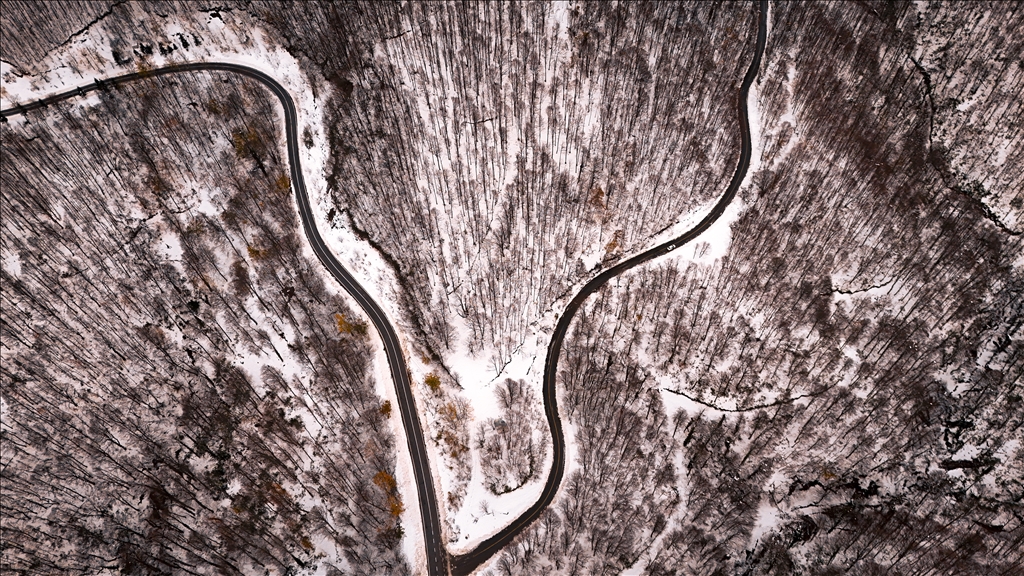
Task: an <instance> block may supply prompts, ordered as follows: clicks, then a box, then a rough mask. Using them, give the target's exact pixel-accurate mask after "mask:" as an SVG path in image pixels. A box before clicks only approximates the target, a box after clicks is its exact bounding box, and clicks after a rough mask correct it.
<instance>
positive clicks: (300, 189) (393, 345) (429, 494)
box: [0, 62, 448, 576]
mask: <svg viewBox="0 0 1024 576" xmlns="http://www.w3.org/2000/svg"><path fill="white" fill-rule="evenodd" d="M184 72H231V73H235V74H240V75H242V76H245V77H248V78H251V79H253V80H256V81H257V82H259V83H261V84H263V85H264V86H266V87H267V88H269V89H270V91H271V92H273V93H274V95H275V96H277V98H278V99H279V100H280V101H281V106H282V107H283V108H284V120H285V136H286V138H287V142H288V163H289V165H290V168H291V179H292V188H293V189H294V190H295V203H296V204H297V205H298V208H299V215H300V216H301V218H302V228H303V229H304V231H305V233H306V238H307V239H308V240H309V243H310V245H311V246H312V248H313V252H315V253H316V255H317V257H318V258H319V259H320V262H322V263H323V265H324V267H326V268H327V270H328V271H329V272H330V273H331V275H332V276H334V278H335V279H336V280H337V281H338V283H339V284H341V285H342V287H344V288H345V290H346V291H347V292H348V293H349V295H351V296H352V297H353V298H355V300H356V302H358V303H359V305H360V306H361V307H362V308H363V310H364V311H365V312H366V314H367V316H369V317H370V320H371V321H372V322H373V325H374V327H376V328H377V332H378V333H380V335H381V339H382V340H383V342H384V351H385V353H386V354H387V358H388V364H389V365H390V367H391V377H392V379H394V381H395V389H396V391H397V394H398V404H399V409H400V411H401V413H402V425H403V427H404V428H405V436H406V439H407V440H408V444H409V454H410V455H411V457H412V465H413V475H414V476H415V481H416V491H417V492H418V495H419V505H420V518H421V519H422V522H423V538H424V548H425V550H426V555H427V571H428V574H430V576H444V575H447V574H448V553H447V551H446V550H445V547H444V544H443V543H444V540H443V535H442V533H441V524H440V519H439V516H438V513H437V500H436V498H435V495H434V481H433V478H432V476H431V473H430V463H429V462H428V461H427V449H426V445H425V444H424V441H423V431H422V428H421V427H420V421H419V416H418V413H417V412H416V399H415V398H414V397H413V394H412V388H411V382H410V379H409V370H408V368H407V367H406V364H405V358H404V357H403V356H402V345H401V343H400V342H399V340H398V334H397V333H396V332H395V329H394V328H393V327H392V326H391V323H390V322H388V320H387V317H386V316H385V315H384V311H383V310H381V308H380V306H378V305H377V303H376V302H374V300H373V299H372V298H371V297H370V295H369V294H367V292H366V290H365V289H363V287H362V286H360V285H359V282H357V281H356V279H355V278H354V277H353V276H352V274H350V273H349V271H348V270H346V269H345V267H344V266H342V265H341V263H340V262H338V259H337V258H335V257H334V255H333V254H332V253H331V251H330V250H329V249H328V248H327V245H326V244H325V243H324V240H323V238H322V237H321V236H320V232H319V231H318V230H317V228H316V225H315V223H314V220H313V210H312V208H311V207H310V205H309V196H308V195H307V193H306V184H305V180H304V179H303V177H302V167H301V165H300V163H299V139H298V117H297V114H296V112H295V102H294V101H293V100H292V97H291V96H290V95H289V94H288V91H287V90H285V89H284V87H283V86H281V85H280V84H279V83H278V82H277V81H276V80H274V79H273V78H271V77H270V76H268V75H266V74H264V73H263V72H260V71H259V70H256V69H255V68H249V67H248V66H241V65H238V64H227V63H217V62H197V63H191V64H178V65H173V66H166V67H164V68H158V69H154V70H147V71H146V72H143V73H138V72H136V73H131V74H124V75H122V76H116V77H114V78H109V79H106V80H96V82H95V83H93V84H89V85H87V86H82V87H79V88H74V89H72V90H68V91H67V92H61V93H60V94H55V95H53V96H49V97H47V98H43V99H41V100H36V101H34V102H32V103H30V104H25V105H19V106H15V107H13V108H9V109H7V110H2V111H0V117H2V118H3V120H4V121H6V120H7V118H8V117H10V116H14V115H18V114H24V113H26V112H29V111H32V110H37V109H40V108H45V107H46V106H49V105H51V104H54V103H57V102H60V101H62V100H67V99H69V98H74V97H77V96H84V95H86V94H88V93H89V92H93V91H96V90H108V89H110V88H111V87H113V86H116V85H118V84H125V83H128V82H134V81H136V80H141V79H145V78H154V77H158V76H167V75H171V74H180V73H184Z"/></svg>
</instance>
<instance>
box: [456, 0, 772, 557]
mask: <svg viewBox="0 0 1024 576" xmlns="http://www.w3.org/2000/svg"><path fill="white" fill-rule="evenodd" d="M758 11H759V14H758V19H757V40H756V45H755V48H754V58H753V60H752V61H751V62H750V67H749V68H748V69H747V73H746V75H744V76H743V83H742V84H741V85H740V91H739V94H738V100H737V107H738V110H737V111H738V113H739V118H737V121H738V122H739V127H740V137H741V140H742V142H741V150H740V160H739V162H738V163H737V164H736V171H735V172H734V173H733V175H732V180H731V181H730V182H729V186H728V187H727V188H726V189H725V193H724V194H722V197H721V198H720V199H719V200H718V203H716V204H715V206H714V208H712V210H711V212H710V213H709V214H708V215H707V216H705V217H704V219H703V220H701V221H700V222H699V223H698V224H697V225H696V226H694V227H693V228H692V229H690V230H688V231H687V232H686V233H685V234H683V235H682V236H680V237H678V238H675V239H673V240H670V241H668V242H665V243H664V244H662V245H660V246H656V247H654V248H651V249H650V250H648V251H646V252H643V253H641V254H638V255H636V256H634V257H632V258H630V259H628V260H625V261H623V262H620V263H619V264H617V265H616V266H613V267H612V268H609V269H607V270H605V271H604V272H602V273H601V274H599V275H597V276H596V277H595V278H594V279H593V280H591V281H590V282H587V284H586V285H584V286H583V288H582V289H581V290H580V291H579V293H578V294H576V296H575V297H574V298H573V299H572V300H571V301H570V302H569V305H568V306H566V307H565V312H563V313H562V315H561V317H559V319H558V324H557V325H556V326H555V332H554V334H553V335H552V336H551V344H550V345H549V346H548V355H547V360H546V362H545V364H544V390H543V396H544V412H545V414H546V415H547V419H548V426H549V427H550V428H551V437H552V445H553V450H552V452H553V458H552V465H551V471H550V473H549V474H548V479H547V481H546V482H545V483H544V491H543V492H542V493H541V496H540V499H539V500H537V502H536V503H535V504H534V505H533V506H531V507H530V508H529V509H528V510H527V511H526V512H524V513H523V514H522V515H521V516H519V518H516V519H515V520H514V521H513V522H512V523H511V524H509V525H508V526H507V527H506V528H505V529H504V530H502V531H501V532H499V533H497V534H495V535H494V536H492V537H490V538H488V539H487V540H485V541H484V542H482V543H481V544H480V545H479V546H477V547H476V548H475V549H474V550H472V551H471V552H468V553H467V554H464V555H461V556H453V557H452V574H453V575H454V576H466V575H467V574H470V573H471V572H473V570H475V569H476V568H477V567H478V566H480V565H481V564H483V563H484V562H486V561H487V560H489V559H490V558H491V557H492V556H493V555H494V554H496V553H497V552H498V551H500V550H501V549H502V548H504V547H505V546H507V545H508V544H510V543H511V542H512V541H513V540H514V539H515V537H516V536H518V535H519V534H520V533H521V532H522V531H523V530H525V529H526V528H527V527H528V526H529V525H530V524H531V523H533V521H535V520H537V519H538V518H540V515H541V514H542V513H543V512H544V510H545V509H546V508H547V507H548V506H549V505H550V504H551V503H552V502H553V501H554V499H555V495H556V494H557V493H558V487H559V485H560V484H561V482H562V475H563V474H564V473H565V438H564V437H563V435H562V422H561V420H560V419H559V417H558V397H557V391H556V389H555V383H556V376H557V371H558V356H559V354H561V352H562V341H563V340H564V339H565V336H566V334H567V333H568V331H569V325H570V324H571V323H572V320H573V318H574V317H575V316H576V312H577V311H579V309H580V307H581V306H582V305H583V302H585V301H586V299H587V298H588V297H589V296H590V295H591V294H593V293H594V292H596V291H597V290H598V289H600V288H601V286H604V284H605V283H606V282H608V281H609V280H611V279H612V278H615V277H616V276H618V275H619V274H622V273H623V272H626V271H627V270H630V269H632V268H635V267H637V266H639V265H641V264H643V263H645V262H650V261H651V260H653V259H655V258H658V257H659V256H664V255H666V254H668V253H669V252H671V251H673V250H675V249H676V248H679V247H681V246H683V245H684V244H686V243H688V242H690V241H691V240H693V239H694V238H696V237H698V236H700V235H701V234H703V233H704V231H706V230H707V229H708V228H710V227H711V225H712V224H714V223H715V221H716V220H718V219H719V218H720V217H721V216H722V214H723V213H724V212H725V209H726V208H727V207H728V206H729V204H730V203H731V202H732V200H733V198H735V197H736V192H737V191H738V190H739V188H740V184H741V183H742V182H743V179H744V178H746V176H747V170H748V169H749V168H750V156H751V143H750V118H749V117H748V114H747V96H748V95H749V94H750V86H751V85H752V84H753V83H754V79H755V78H756V77H757V73H758V70H759V69H760V67H761V57H762V55H763V54H764V47H765V44H766V43H767V41H768V0H760V2H759V4H758Z"/></svg>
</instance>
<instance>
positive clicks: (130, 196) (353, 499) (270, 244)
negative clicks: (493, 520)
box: [0, 73, 409, 574]
mask: <svg viewBox="0 0 1024 576" xmlns="http://www.w3.org/2000/svg"><path fill="white" fill-rule="evenodd" d="M282 126H283V124H282V119H281V118H280V115H279V113H278V112H277V104H276V101H275V100H274V98H273V97H272V96H271V95H270V94H269V93H268V92H266V90H265V89H264V88H263V87H261V86H258V85H254V84H252V83H251V82H243V81H241V80H239V79H237V78H235V77H234V76H232V75H230V74H217V73H210V74H200V73H197V74H191V75H178V76H173V77H165V78H162V79H149V80H143V81H140V82H137V83H134V84H130V85H125V86H123V87H118V88H116V89H112V90H110V91H108V92H103V93H100V94H99V95H98V103H95V102H94V103H93V104H90V105H87V106H83V105H82V104H81V103H79V102H75V101H70V102H68V103H65V104H60V105H55V106H52V107H50V108H49V109H46V110H44V111H41V112H37V113H31V114H29V115H28V117H27V119H25V120H17V121H14V122H12V123H9V124H4V125H3V126H2V128H0V130H2V137H3V146H4V154H3V157H2V162H0V170H2V172H0V178H2V182H3V190H4V199H3V203H2V206H0V218H2V221H3V233H2V237H0V247H2V251H3V258H4V268H3V274H2V277H0V282H2V306H3V323H2V326H0V329H2V332H0V338H2V342H3V348H2V353H3V356H2V358H3V362H2V367H0V392H2V398H3V427H2V430H0V434H2V439H3V469H2V472H0V474H2V483H0V491H2V498H0V511H2V513H0V518H2V520H0V529H2V539H3V542H4V545H3V553H2V554H3V555H2V566H3V569H4V570H5V571H7V570H13V571H16V572H17V571H28V572H36V573H38V572H55V573H89V572H95V571H99V570H103V569H110V568H112V567H113V568H115V569H119V570H121V571H122V572H124V573H132V574H157V573H214V572H216V573H250V572H252V571H261V572H262V571H264V570H266V571H269V573H277V574H291V573H296V571H298V570H302V569H306V570H317V569H325V570H327V571H328V572H330V571H331V570H344V571H354V572H358V573H377V574H393V573H405V572H408V570H409V567H408V565H407V563H406V559H405V558H404V557H403V555H402V553H401V550H400V547H399V543H400V541H401V536H402V534H403V529H402V524H401V520H402V512H403V508H404V504H403V500H402V499H403V495H402V494H400V493H399V491H398V488H397V482H396V481H395V479H394V466H395V446H394V438H393V435H392V433H391V428H390V424H389V422H388V420H387V419H386V417H387V414H388V411H387V410H386V409H384V410H382V403H381V400H380V398H379V397H378V396H377V395H376V394H375V393H374V387H375V382H374V379H373V376H372V373H371V371H370V369H369V367H370V361H369V360H370V358H371V357H372V354H373V353H374V352H373V349H372V346H371V342H370V341H369V340H368V339H367V337H366V336H365V326H364V327H363V329H362V330H360V329H359V327H360V322H359V320H358V316H355V315H354V313H353V312H352V310H351V309H350V307H349V304H348V303H347V301H346V298H345V297H343V296H342V295H341V294H342V293H341V292H340V289H339V288H336V287H332V286H330V284H327V283H325V279H324V273H323V271H322V267H321V265H320V264H319V263H318V262H317V261H316V260H315V258H313V257H312V256H306V255H305V250H304V249H303V242H304V240H303V239H302V238H301V237H300V236H299V234H300V233H301V232H300V231H301V226H300V223H299V221H298V215H297V212H296V210H295V207H294V199H293V197H292V195H291V190H290V181H289V179H288V176H287V175H286V174H287V171H288V165H287V158H286V157H284V154H283V150H284V147H283V130H282Z"/></svg>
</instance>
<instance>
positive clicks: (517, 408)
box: [477, 378, 551, 494]
mask: <svg viewBox="0 0 1024 576" xmlns="http://www.w3.org/2000/svg"><path fill="white" fill-rule="evenodd" d="M494 393H495V395H496V396H497V397H498V406H500V407H501V414H500V416H499V417H498V418H490V419H488V420H485V421H483V422H481V423H480V426H479V429H478V431H477V448H479V450H480V461H481V462H482V464H483V474H484V485H485V486H487V489H488V490H490V491H491V492H492V493H494V494H506V493H508V492H512V491H514V490H517V489H518V488H519V487H521V486H522V485H523V484H526V483H527V482H529V481H530V480H533V479H535V478H536V477H538V476H539V475H540V473H541V465H542V464H543V462H544V457H545V456H546V455H547V447H548V444H550V442H551V440H550V437H549V436H548V429H547V424H546V423H545V422H544V419H543V417H542V415H541V410H540V406H541V402H540V399H539V398H537V395H536V394H534V393H533V390H532V389H531V388H530V386H529V384H527V383H526V382H524V381H522V380H512V379H511V378H506V379H505V381H504V382H502V383H501V384H499V385H498V386H497V387H496V388H495V390H494Z"/></svg>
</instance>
